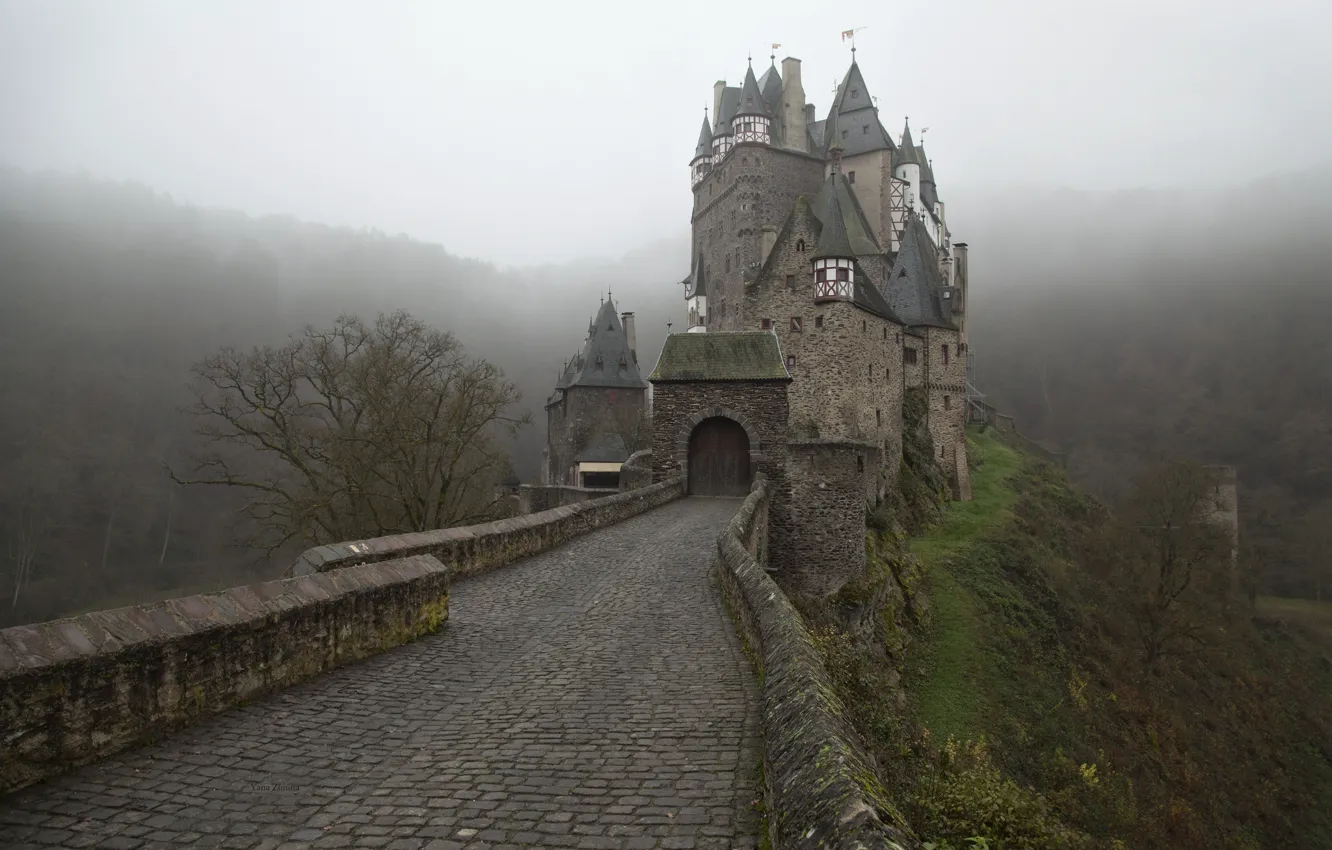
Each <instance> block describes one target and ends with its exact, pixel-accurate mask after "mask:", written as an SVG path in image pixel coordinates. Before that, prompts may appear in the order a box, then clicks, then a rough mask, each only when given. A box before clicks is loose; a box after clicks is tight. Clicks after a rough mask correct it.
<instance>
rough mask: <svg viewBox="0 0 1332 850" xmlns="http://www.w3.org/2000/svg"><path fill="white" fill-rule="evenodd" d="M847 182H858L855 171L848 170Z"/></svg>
mask: <svg viewBox="0 0 1332 850" xmlns="http://www.w3.org/2000/svg"><path fill="white" fill-rule="evenodd" d="M846 182H848V183H855V182H856V173H855V172H854V171H848V172H847V173H846Z"/></svg>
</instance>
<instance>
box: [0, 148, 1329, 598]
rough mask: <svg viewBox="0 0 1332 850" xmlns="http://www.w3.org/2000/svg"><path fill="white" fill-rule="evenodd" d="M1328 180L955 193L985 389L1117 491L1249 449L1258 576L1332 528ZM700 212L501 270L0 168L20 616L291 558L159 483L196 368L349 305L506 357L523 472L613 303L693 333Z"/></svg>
mask: <svg viewBox="0 0 1332 850" xmlns="http://www.w3.org/2000/svg"><path fill="white" fill-rule="evenodd" d="M1329 190H1332V172H1327V171H1323V172H1317V173H1311V174H1304V175H1292V176H1285V177H1279V178H1265V179H1263V180H1260V181H1256V182H1254V183H1251V184H1247V185H1242V186H1237V187H1233V188H1230V189H1226V190H1208V191H1197V192H1182V191H1181V192H1146V191H1141V192H1121V193H1111V194H1104V193H1100V194H1098V193H1082V192H1073V191H1063V190H1061V191H1045V192H1040V191H1031V190H1027V191H1024V192H1020V193H1019V192H1008V191H993V192H986V193H982V192H978V193H975V194H974V195H973V196H971V197H968V196H967V195H966V194H965V193H962V192H959V193H955V194H954V195H953V196H952V202H951V204H950V221H951V224H952V229H953V231H954V234H955V238H958V239H961V240H965V241H967V242H969V243H970V244H971V246H972V252H971V254H972V281H973V295H972V302H971V303H972V311H973V312H972V328H973V329H974V330H973V344H974V349H975V351H976V352H977V358H978V361H977V375H978V380H979V384H980V387H981V389H982V390H983V391H985V392H987V393H988V394H989V397H990V400H991V401H992V402H994V403H995V404H996V405H997V406H998V407H1000V408H1001V409H1003V410H1006V411H1008V412H1011V413H1013V414H1014V415H1016V416H1017V417H1018V421H1019V425H1020V427H1021V428H1022V430H1023V431H1024V432H1026V433H1027V434H1028V435H1029V436H1032V437H1034V438H1037V439H1041V440H1044V441H1045V442H1047V443H1048V444H1050V445H1051V446H1052V447H1056V448H1060V449H1062V450H1064V451H1067V452H1068V453H1069V455H1070V472H1071V474H1072V475H1073V477H1074V479H1075V480H1076V481H1078V482H1079V483H1081V484H1083V485H1084V486H1087V487H1089V488H1091V489H1092V490H1093V491H1094V492H1096V493H1098V494H1101V495H1103V496H1104V497H1106V498H1110V499H1113V498H1114V497H1115V495H1116V493H1117V492H1118V489H1119V488H1120V486H1121V484H1122V482H1123V480H1124V478H1125V474H1126V473H1127V472H1128V471H1130V470H1131V469H1133V468H1134V467H1135V466H1137V465H1138V464H1140V463H1141V462H1143V461H1144V460H1146V459H1150V458H1151V457H1153V456H1155V455H1157V454H1160V453H1167V454H1173V455H1183V456H1187V457H1193V458H1196V459H1199V460H1203V461H1207V462H1223V463H1233V464H1235V465H1237V466H1238V467H1239V470H1240V479H1241V486H1242V488H1243V489H1242V492H1241V511H1242V521H1243V522H1244V524H1245V529H1246V537H1245V539H1246V544H1247V545H1250V546H1252V547H1254V548H1255V550H1256V551H1258V552H1259V553H1260V554H1261V558H1259V559H1257V560H1259V561H1261V564H1260V572H1262V573H1263V575H1264V577H1263V578H1262V579H1261V582H1262V589H1264V590H1270V589H1272V588H1277V589H1281V590H1283V591H1285V592H1289V593H1298V594H1304V595H1315V594H1317V593H1319V592H1321V591H1320V590H1319V587H1320V585H1317V584H1316V582H1314V581H1313V579H1312V578H1311V576H1313V575H1314V574H1315V573H1316V571H1317V570H1318V569H1326V564H1325V563H1323V562H1319V563H1322V566H1319V563H1315V561H1316V559H1312V560H1311V559H1310V557H1308V555H1307V554H1306V553H1307V550H1308V548H1309V545H1310V544H1309V543H1308V541H1309V539H1310V538H1309V535H1308V533H1306V532H1308V530H1309V529H1310V528H1316V527H1320V524H1319V523H1318V522H1317V518H1318V517H1319V516H1320V515H1323V514H1322V513H1321V512H1326V515H1327V516H1329V517H1332V469H1329V468H1328V466H1327V461H1326V458H1328V457H1329V456H1332V393H1330V392H1328V387H1329V380H1330V379H1332V350H1330V349H1332V343H1329V338H1328V335H1327V334H1326V332H1325V327H1326V324H1327V320H1328V319H1329V318H1332V288H1330V287H1329V286H1328V280H1327V273H1326V271H1325V269H1327V268H1328V259H1329V258H1328V256H1327V254H1328V252H1329V250H1332V249H1329V247H1328V246H1327V244H1326V242H1325V241H1324V240H1323V239H1322V238H1321V234H1322V233H1325V232H1326V231H1327V230H1328V227H1329V224H1332V191H1329ZM497 224H502V223H497ZM685 226H686V222H681V223H680V229H679V231H678V232H677V233H678V235H676V236H671V235H670V234H664V236H663V239H662V241H660V242H657V243H654V244H652V245H649V246H646V247H644V248H641V249H639V250H636V251H634V252H631V253H629V254H626V255H624V256H622V257H620V258H618V259H613V258H602V259H589V260H585V261H578V262H573V263H567V264H561V265H552V266H544V267H536V268H533V267H529V268H516V269H515V268H497V267H495V266H493V265H490V264H487V263H482V262H478V261H475V260H469V259H465V258H463V257H461V256H459V254H463V253H466V246H447V247H444V246H439V245H431V244H424V243H421V242H416V241H413V240H411V239H410V238H408V237H406V236H402V235H399V236H390V235H387V234H383V233H378V232H373V231H371V232H364V231H353V230H348V229H338V228H330V227H325V226H322V225H318V224H310V223H305V222H299V221H295V220H293V219H290V218H284V217H267V218H259V219H256V218H250V217H247V216H245V215H243V214H240V213H235V212H227V211H221V210H211V209H199V208H195V207H189V206H184V205H180V204H177V203H175V202H173V200H172V199H171V198H170V197H169V196H167V195H163V194H158V193H154V192H153V191H152V190H150V189H148V188H145V187H142V186H137V185H127V184H116V183H109V182H103V181H98V180H94V179H91V178H88V177H86V176H78V177H76V176H69V175H60V174H39V175H31V174H25V173H21V172H17V171H12V170H9V171H0V292H3V294H4V297H5V305H6V309H5V310H4V311H3V312H0V394H2V395H3V398H4V403H5V406H6V409H7V410H8V411H9V412H10V415H9V416H7V417H5V419H4V420H3V421H2V422H0V478H3V480H4V481H5V482H6V486H5V488H4V490H3V492H0V501H2V502H3V504H0V526H2V527H4V528H6V529H10V530H12V529H13V528H15V527H17V526H18V525H21V524H22V523H25V522H28V521H29V520H30V518H31V517H32V516H34V512H35V514H36V515H40V516H44V517H48V518H50V519H51V522H52V523H53V528H52V529H51V530H50V532H49V533H48V534H47V536H46V542H45V543H44V544H43V547H44V548H43V553H42V563H44V564H46V565H47V566H46V567H44V568H40V567H39V569H38V570H37V571H36V577H35V579H34V586H33V591H32V594H31V596H30V598H29V599H28V601H27V602H25V603H24V604H25V605H26V606H30V607H28V608H27V609H26V610H25V611H19V610H18V609H15V610H14V611H13V612H12V613H10V614H8V616H9V617H11V618H17V619H18V620H19V621H22V620H25V619H26V620H31V619H46V618H49V617H53V616H57V615H59V614H65V613H69V612H70V611H71V610H77V609H78V608H80V607H103V606H105V605H108V604H112V603H126V602H130V601H139V600H140V599H142V598H144V597H146V596H147V595H150V594H153V593H159V592H167V591H179V590H181V589H183V588H190V589H198V588H199V587H200V586H225V585H228V584H234V583H236V580H237V579H238V578H240V577H241V576H243V575H244V574H246V572H247V571H250V570H257V571H259V572H261V573H262V572H263V571H264V570H266V569H269V568H268V567H266V566H264V565H262V564H259V565H256V564H255V562H254V560H253V556H252V555H251V554H250V553H247V552H243V551H239V550H236V549H234V548H232V546H231V542H232V541H233V540H234V539H235V538H236V530H235V515H236V509H237V507H238V503H237V502H236V500H235V497H232V496H228V495H227V494H224V493H218V492H211V491H210V492H195V491H193V490H190V491H186V492H177V490H178V489H179V488H175V487H172V486H170V483H169V479H168V478H167V476H166V474H165V472H164V464H166V463H177V464H178V463H179V462H180V461H181V460H182V459H183V458H184V457H186V456H187V455H188V454H189V452H190V451H191V449H192V447H193V445H194V444H193V442H192V440H193V439H194V438H193V437H192V436H191V429H190V422H189V421H188V420H187V418H186V417H185V416H184V415H183V414H182V413H180V412H179V410H178V408H179V406H180V405H181V404H182V403H184V402H185V401H186V395H185V392H184V388H185V385H186V382H187V381H188V380H189V367H190V365H191V364H192V363H193V362H195V361H196V360H198V359H199V358H200V357H202V356H204V355H205V354H208V353H210V352H212V351H214V350H216V349H217V348H219V347H220V346H223V345H228V344H235V345H240V346H249V345H255V344H280V343H281V342H282V341H283V340H285V339H286V337H287V336H288V335H289V334H291V333H293V332H295V331H297V330H298V329H299V328H300V327H301V326H303V325H304V324H306V323H312V324H316V325H324V324H327V323H329V322H330V321H331V320H332V319H333V318H334V317H335V316H336V315H337V314H339V313H341V312H354V313H359V314H361V315H363V316H366V317H371V316H373V315H374V314H376V313H378V312H389V311H392V310H395V309H399V308H405V309H407V310H409V311H411V312H412V313H413V314H415V315H416V316H417V317H418V318H421V319H423V320H425V321H427V322H428V323H430V324H432V325H434V326H436V327H439V328H441V329H444V330H449V331H452V332H454V333H455V334H456V335H457V336H458V337H459V339H460V340H461V341H462V342H463V344H464V345H465V346H466V347H467V349H468V351H469V352H470V353H471V354H473V355H475V356H479V357H484V358H487V359H489V360H491V361H492V362H494V363H496V364H497V365H499V366H500V367H501V368H503V369H504V370H505V372H506V373H507V374H508V376H509V377H510V378H511V379H512V380H514V381H515V382H516V384H517V385H518V387H519V389H520V390H521V391H522V393H523V402H522V404H523V406H524V407H525V408H526V409H528V410H530V411H531V412H532V413H533V414H534V420H535V422H534V425H533V426H532V427H530V428H528V429H526V431H525V433H524V435H523V436H522V437H521V438H520V440H519V441H518V443H517V444H516V445H515V446H514V461H515V466H516V468H517V469H518V471H519V472H520V474H521V475H522V477H524V478H525V479H530V478H531V476H533V475H534V474H535V471H536V469H537V462H538V458H539V454H540V448H541V445H542V443H543V440H544V427H543V423H542V416H541V412H542V408H541V403H542V401H543V400H544V398H545V397H546V395H547V394H548V393H549V392H550V389H551V387H552V385H553V382H554V380H555V377H556V374H557V372H558V370H559V368H560V365H561V363H562V362H563V360H564V359H565V358H567V357H569V356H570V355H572V354H573V353H574V352H575V350H576V349H577V348H578V346H579V345H580V343H581V341H582V338H583V335H584V333H585V330H586V323H587V321H588V318H589V316H590V315H591V314H592V313H593V311H595V310H596V309H597V306H598V304H599V299H600V293H602V292H604V291H605V290H606V289H607V288H610V289H611V290H612V291H613V293H614V296H615V298H616V300H617V301H618V302H619V304H620V306H621V309H625V310H633V311H634V312H635V313H636V315H637V324H638V338H639V350H640V353H641V356H642V359H643V360H644V361H645V363H646V367H647V368H651V365H652V363H653V362H654V361H655V357H656V352H658V351H659V350H660V347H661V343H662V340H663V339H664V336H665V332H666V322H667V321H674V322H676V323H677V325H676V327H677V329H679V324H678V323H680V322H681V321H682V313H683V311H682V310H681V307H682V298H681V296H682V293H681V291H680V287H679V286H678V284H677V283H676V281H678V280H680V279H681V278H682V277H683V276H684V274H685V272H686V270H687V266H688V241H687V237H686V236H685V235H684V232H685ZM513 238H514V239H521V238H522V234H521V233H518V232H515V233H514V234H513ZM1324 525H1332V522H1330V523H1327V524H1324ZM5 581H8V578H7V574H6V578H5ZM1328 586H1329V587H1332V582H1328ZM5 587H6V585H4V584H0V591H3V590H5ZM43 588H45V589H43ZM5 607H8V606H5Z"/></svg>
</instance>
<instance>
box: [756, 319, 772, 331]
mask: <svg viewBox="0 0 1332 850" xmlns="http://www.w3.org/2000/svg"><path fill="white" fill-rule="evenodd" d="M759 327H760V328H762V329H763V330H765V331H770V330H772V319H760V320H759Z"/></svg>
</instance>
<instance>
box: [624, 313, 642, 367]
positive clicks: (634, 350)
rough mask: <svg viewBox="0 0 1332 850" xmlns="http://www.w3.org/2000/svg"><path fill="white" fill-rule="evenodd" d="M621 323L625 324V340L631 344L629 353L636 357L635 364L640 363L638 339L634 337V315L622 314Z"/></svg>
mask: <svg viewBox="0 0 1332 850" xmlns="http://www.w3.org/2000/svg"><path fill="white" fill-rule="evenodd" d="M620 321H621V322H623V323H624V338H625V339H626V340H628V342H629V353H630V354H632V355H633V356H634V362H635V363H637V362H638V337H636V336H635V335H634V314H633V313H621V314H620Z"/></svg>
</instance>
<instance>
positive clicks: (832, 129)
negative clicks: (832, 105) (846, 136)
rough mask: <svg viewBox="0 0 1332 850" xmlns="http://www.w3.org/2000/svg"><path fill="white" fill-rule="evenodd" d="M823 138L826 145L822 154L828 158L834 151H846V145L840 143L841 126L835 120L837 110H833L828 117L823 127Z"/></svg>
mask: <svg viewBox="0 0 1332 850" xmlns="http://www.w3.org/2000/svg"><path fill="white" fill-rule="evenodd" d="M823 138H824V139H825V140H826V142H827V144H826V145H825V146H824V153H826V154H828V155H829V156H831V155H832V152H833V151H834V150H839V151H843V152H845V151H846V143H845V142H843V141H842V130H841V124H840V122H839V121H838V120H837V110H836V109H834V110H833V111H832V112H831V113H829V115H828V120H827V121H826V122H825V123H824V125H823Z"/></svg>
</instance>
